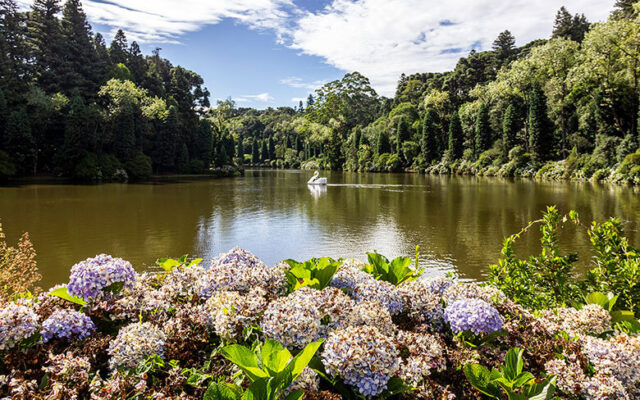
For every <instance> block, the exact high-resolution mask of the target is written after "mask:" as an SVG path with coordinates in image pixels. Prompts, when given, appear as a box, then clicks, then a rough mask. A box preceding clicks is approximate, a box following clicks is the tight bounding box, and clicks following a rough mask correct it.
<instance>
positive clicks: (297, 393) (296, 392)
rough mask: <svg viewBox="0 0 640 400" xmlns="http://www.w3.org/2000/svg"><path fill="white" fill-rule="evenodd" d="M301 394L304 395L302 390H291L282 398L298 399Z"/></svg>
mask: <svg viewBox="0 0 640 400" xmlns="http://www.w3.org/2000/svg"><path fill="white" fill-rule="evenodd" d="M302 396H304V390H294V391H293V392H291V393H289V395H288V396H287V397H285V398H284V400H300V399H301V398H302Z"/></svg>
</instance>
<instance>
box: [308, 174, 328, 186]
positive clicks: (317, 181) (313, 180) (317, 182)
mask: <svg viewBox="0 0 640 400" xmlns="http://www.w3.org/2000/svg"><path fill="white" fill-rule="evenodd" d="M319 176H320V172H318V171H316V173H315V174H313V176H312V177H311V179H309V181H308V182H307V185H326V184H327V178H319Z"/></svg>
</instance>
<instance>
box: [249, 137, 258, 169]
mask: <svg viewBox="0 0 640 400" xmlns="http://www.w3.org/2000/svg"><path fill="white" fill-rule="evenodd" d="M259 162H260V151H259V150H258V139H257V138H253V143H251V163H252V164H257V163H259Z"/></svg>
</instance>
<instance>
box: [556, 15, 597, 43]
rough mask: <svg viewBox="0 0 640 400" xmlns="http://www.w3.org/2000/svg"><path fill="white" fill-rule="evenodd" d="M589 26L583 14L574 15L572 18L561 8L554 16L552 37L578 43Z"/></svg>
mask: <svg viewBox="0 0 640 400" xmlns="http://www.w3.org/2000/svg"><path fill="white" fill-rule="evenodd" d="M589 26H590V24H589V21H587V18H586V17H585V16H584V14H576V15H574V16H573V17H572V16H571V14H570V13H569V11H567V9H566V8H565V7H564V6H562V7H560V10H558V12H557V14H556V19H555V22H554V25H553V34H552V37H553V38H565V39H571V40H573V41H576V42H578V43H580V42H582V39H584V35H585V34H586V33H587V32H588V31H589Z"/></svg>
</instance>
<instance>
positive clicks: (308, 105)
mask: <svg viewBox="0 0 640 400" xmlns="http://www.w3.org/2000/svg"><path fill="white" fill-rule="evenodd" d="M313 103H314V98H313V94H309V97H307V109H309V108H311V107H313Z"/></svg>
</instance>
